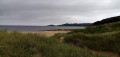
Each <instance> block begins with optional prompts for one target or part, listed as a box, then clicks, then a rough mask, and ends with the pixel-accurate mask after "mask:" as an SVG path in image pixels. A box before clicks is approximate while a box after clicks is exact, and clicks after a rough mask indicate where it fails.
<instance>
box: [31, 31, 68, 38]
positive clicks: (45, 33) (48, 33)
mask: <svg viewBox="0 0 120 57" xmlns="http://www.w3.org/2000/svg"><path fill="white" fill-rule="evenodd" d="M68 32H70V31H41V32H30V33H37V34H40V35H45V36H47V37H50V36H53V35H55V34H57V33H68Z"/></svg>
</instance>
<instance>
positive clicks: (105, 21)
mask: <svg viewBox="0 0 120 57" xmlns="http://www.w3.org/2000/svg"><path fill="white" fill-rule="evenodd" d="M117 21H120V16H116V17H110V18H106V19H103V20H101V21H97V22H95V23H93V25H102V24H107V23H112V22H117Z"/></svg>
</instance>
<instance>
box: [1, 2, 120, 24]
mask: <svg viewBox="0 0 120 57" xmlns="http://www.w3.org/2000/svg"><path fill="white" fill-rule="evenodd" d="M119 5H120V0H87V1H86V0H0V25H48V24H63V23H92V22H95V21H98V20H101V19H104V18H108V17H112V16H118V15H120V6H119Z"/></svg>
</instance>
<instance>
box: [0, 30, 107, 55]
mask: <svg viewBox="0 0 120 57" xmlns="http://www.w3.org/2000/svg"><path fill="white" fill-rule="evenodd" d="M0 57H107V56H103V55H100V54H92V53H91V52H90V51H86V50H82V49H79V48H77V47H75V46H73V45H70V44H66V43H62V42H60V41H59V40H57V39H55V38H46V37H44V36H40V35H37V34H22V33H19V32H11V33H8V32H7V31H5V30H3V31H0Z"/></svg>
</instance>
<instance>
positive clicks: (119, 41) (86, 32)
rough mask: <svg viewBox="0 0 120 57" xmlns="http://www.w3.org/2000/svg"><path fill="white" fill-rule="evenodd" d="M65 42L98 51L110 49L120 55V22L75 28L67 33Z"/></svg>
mask: <svg viewBox="0 0 120 57" xmlns="http://www.w3.org/2000/svg"><path fill="white" fill-rule="evenodd" d="M65 42H67V43H72V44H74V45H76V46H79V47H82V48H85V47H87V48H89V49H94V50H97V51H110V52H113V53H117V54H119V55H120V22H114V23H109V24H104V25H99V26H92V27H89V28H86V29H82V30H74V31H72V32H70V33H68V34H67V35H65Z"/></svg>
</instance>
